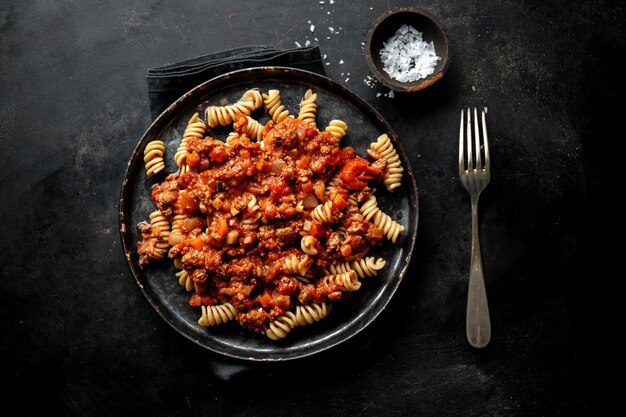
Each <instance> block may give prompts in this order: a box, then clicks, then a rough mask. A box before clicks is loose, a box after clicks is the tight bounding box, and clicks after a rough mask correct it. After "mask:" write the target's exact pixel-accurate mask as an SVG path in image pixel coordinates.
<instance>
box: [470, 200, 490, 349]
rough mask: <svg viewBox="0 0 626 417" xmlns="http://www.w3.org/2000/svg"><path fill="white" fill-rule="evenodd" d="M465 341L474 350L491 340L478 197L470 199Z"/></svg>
mask: <svg viewBox="0 0 626 417" xmlns="http://www.w3.org/2000/svg"><path fill="white" fill-rule="evenodd" d="M465 331H466V333H467V341H468V342H469V344H470V345H471V346H473V347H475V348H484V347H485V346H487V345H488V344H489V340H490V339H491V321H490V319H489V305H488V304H487V291H486V289H485V277H484V275H483V262H482V258H481V254H480V239H479V236H478V197H476V198H475V199H472V258H471V264H470V275H469V287H468V292H467V316H466V323H465Z"/></svg>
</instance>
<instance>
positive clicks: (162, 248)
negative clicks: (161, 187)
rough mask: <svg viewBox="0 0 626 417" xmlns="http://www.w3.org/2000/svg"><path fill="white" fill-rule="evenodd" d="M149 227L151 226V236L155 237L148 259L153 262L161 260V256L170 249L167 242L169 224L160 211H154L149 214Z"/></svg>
mask: <svg viewBox="0 0 626 417" xmlns="http://www.w3.org/2000/svg"><path fill="white" fill-rule="evenodd" d="M150 225H151V226H152V236H156V237H157V239H156V242H155V244H154V248H153V250H152V252H151V253H150V257H151V258H152V259H155V260H159V259H163V256H164V255H165V253H166V252H167V250H168V249H169V247H170V244H169V242H168V240H169V236H170V222H169V220H168V218H167V217H166V216H165V215H164V214H163V213H162V212H161V210H156V211H153V212H152V213H150Z"/></svg>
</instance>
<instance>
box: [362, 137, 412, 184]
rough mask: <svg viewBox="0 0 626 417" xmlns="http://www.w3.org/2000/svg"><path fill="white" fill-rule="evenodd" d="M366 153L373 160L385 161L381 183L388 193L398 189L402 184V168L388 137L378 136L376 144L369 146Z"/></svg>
mask: <svg viewBox="0 0 626 417" xmlns="http://www.w3.org/2000/svg"><path fill="white" fill-rule="evenodd" d="M367 153H368V154H369V155H370V156H371V157H372V158H374V159H381V158H382V159H385V160H386V161H387V165H386V166H385V176H384V179H383V183H384V184H385V186H386V187H387V189H388V190H389V191H393V190H395V189H396V188H398V187H399V186H400V183H401V182H402V172H403V171H404V168H402V164H401V162H400V156H399V155H398V153H397V152H396V150H395V148H394V147H393V144H392V143H391V139H389V136H387V134H386V133H383V134H382V135H380V136H379V137H378V139H377V140H376V142H373V143H372V144H370V148H369V149H368V150H367Z"/></svg>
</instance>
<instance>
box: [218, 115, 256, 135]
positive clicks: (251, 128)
mask: <svg viewBox="0 0 626 417" xmlns="http://www.w3.org/2000/svg"><path fill="white" fill-rule="evenodd" d="M246 119H247V123H246V135H247V136H248V137H249V138H250V139H256V140H257V141H260V140H262V139H263V135H262V134H261V133H262V131H263V125H262V124H261V123H259V121H257V120H254V119H253V118H252V117H250V116H246ZM226 140H228V138H226Z"/></svg>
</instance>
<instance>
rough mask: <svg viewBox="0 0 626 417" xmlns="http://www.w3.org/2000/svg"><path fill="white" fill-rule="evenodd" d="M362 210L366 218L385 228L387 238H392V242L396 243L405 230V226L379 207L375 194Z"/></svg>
mask: <svg viewBox="0 0 626 417" xmlns="http://www.w3.org/2000/svg"><path fill="white" fill-rule="evenodd" d="M360 210H361V214H363V216H364V217H365V219H366V220H372V222H373V223H374V224H375V225H376V226H377V227H380V228H381V229H383V233H384V234H385V235H386V236H387V239H389V240H391V242H392V243H396V240H397V239H398V236H399V235H400V233H402V232H403V231H404V226H402V225H401V224H399V223H397V222H396V221H395V220H393V219H392V218H391V217H389V215H388V214H386V213H384V212H383V211H382V210H381V209H380V208H379V207H378V203H377V202H376V197H375V196H371V197H370V198H369V199H368V200H367V201H366V202H365V203H363V205H362V206H361V208H360Z"/></svg>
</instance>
